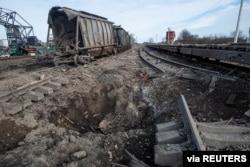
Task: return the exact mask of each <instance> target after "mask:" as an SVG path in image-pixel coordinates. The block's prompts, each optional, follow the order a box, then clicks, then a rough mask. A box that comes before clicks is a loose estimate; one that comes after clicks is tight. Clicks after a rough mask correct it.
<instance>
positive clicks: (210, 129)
mask: <svg viewBox="0 0 250 167" xmlns="http://www.w3.org/2000/svg"><path fill="white" fill-rule="evenodd" d="M148 53H149V54H148ZM152 55H153V56H152ZM140 58H141V59H142V61H143V62H145V63H146V64H148V65H149V66H150V67H152V68H153V69H154V70H157V72H161V73H164V74H171V75H173V76H176V75H178V74H180V72H181V71H183V69H184V70H185V69H187V68H188V69H191V71H195V72H196V73H197V72H198V73H203V74H206V75H208V76H210V77H211V78H212V79H211V83H212V82H213V81H212V80H214V78H217V77H218V78H221V79H225V80H231V81H236V80H237V78H236V77H232V76H227V75H222V74H220V73H219V72H217V71H212V70H207V69H202V68H197V67H193V66H189V65H186V64H182V63H179V62H175V61H173V60H168V59H165V58H161V57H159V56H156V55H154V54H153V53H150V52H147V51H146V52H145V51H143V50H141V51H140ZM165 62H166V63H167V64H166V63H165ZM169 64H171V65H169ZM176 71H177V72H176ZM211 83H210V86H211ZM212 87H213V86H212ZM188 101H190V102H191V101H192V100H188ZM178 108H179V112H180V113H181V116H182V117H181V119H179V120H178V121H176V120H174V121H168V122H163V123H159V124H156V134H155V139H156V144H155V146H154V158H155V159H154V161H155V164H156V165H159V166H178V165H182V162H183V151H223V150H227V148H231V147H232V148H238V147H239V148H244V147H245V148H249V146H250V127H246V126H242V125H239V124H234V125H233V124H232V122H231V121H232V120H228V121H218V122H198V121H196V119H195V118H194V117H193V116H192V113H191V111H190V109H189V106H188V104H187V101H186V99H185V97H184V95H180V97H179V99H178ZM187 148H190V149H191V150H186V149H187ZM236 150H237V149H236ZM239 150H244V149H239Z"/></svg>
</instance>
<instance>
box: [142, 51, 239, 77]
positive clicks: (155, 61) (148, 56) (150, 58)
mask: <svg viewBox="0 0 250 167" xmlns="http://www.w3.org/2000/svg"><path fill="white" fill-rule="evenodd" d="M139 56H140V58H141V59H142V60H143V62H145V63H146V64H148V65H150V66H151V67H152V68H154V69H156V70H157V71H160V72H162V73H166V72H167V73H172V74H177V73H178V72H177V73H176V71H180V70H182V69H183V68H186V69H190V70H191V71H192V72H194V73H200V74H206V75H209V76H212V77H217V78H221V79H226V80H230V81H236V80H237V79H238V78H237V77H234V76H228V75H224V74H221V73H220V72H218V71H213V70H208V69H205V68H199V67H196V66H191V65H187V64H184V63H180V62H177V61H173V60H170V59H166V58H162V57H160V56H157V55H155V54H154V53H152V52H150V51H148V50H147V49H145V48H143V50H142V51H140V53H139ZM161 62H163V63H161ZM166 64H170V65H172V67H171V68H169V67H168V66H166ZM173 66H174V67H173ZM173 69H174V70H173ZM178 69H179V70H178Z"/></svg>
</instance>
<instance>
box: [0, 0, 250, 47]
mask: <svg viewBox="0 0 250 167" xmlns="http://www.w3.org/2000/svg"><path fill="white" fill-rule="evenodd" d="M53 6H62V7H69V8H72V9H75V10H82V11H86V12H90V13H93V14H97V15H100V16H103V17H106V18H108V20H110V21H112V22H114V23H115V24H117V25H122V27H123V28H124V29H126V30H127V31H128V32H129V33H133V34H135V37H136V38H137V41H138V42H145V41H148V40H149V38H153V40H154V41H155V42H160V41H162V38H164V37H165V33H166V31H167V30H168V28H170V29H171V30H174V31H175V32H176V35H177V37H178V36H179V33H180V32H181V31H182V30H183V29H187V30H188V31H190V32H191V33H192V34H197V35H199V37H203V36H209V35H230V33H231V32H232V31H235V29H236V23H237V18H238V13H239V6H240V0H0V7H2V8H6V9H10V10H13V11H16V12H17V13H18V14H20V15H21V16H22V17H23V18H24V19H25V20H27V21H28V22H29V23H30V24H31V25H32V26H33V28H34V33H35V35H36V36H37V37H38V38H39V39H40V40H42V41H44V42H45V41H46V36H47V29H48V25H47V17H48V12H49V10H50V8H51V7H53ZM249 27H250V0H244V6H243V12H242V17H241V24H240V30H242V31H243V33H244V35H245V36H247V37H248V36H249ZM5 33H6V32H5V29H4V27H3V26H0V39H6V35H5Z"/></svg>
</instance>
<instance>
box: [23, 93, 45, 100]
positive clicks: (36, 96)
mask: <svg viewBox="0 0 250 167" xmlns="http://www.w3.org/2000/svg"><path fill="white" fill-rule="evenodd" d="M24 97H25V98H26V99H30V100H31V101H35V102H37V101H39V100H41V99H43V98H44V95H43V94H42V93H39V92H33V91H30V92H29V93H27V94H25V95H24Z"/></svg>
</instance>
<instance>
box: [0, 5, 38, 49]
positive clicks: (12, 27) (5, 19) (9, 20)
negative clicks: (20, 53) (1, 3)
mask: <svg viewBox="0 0 250 167" xmlns="http://www.w3.org/2000/svg"><path fill="white" fill-rule="evenodd" d="M0 25H3V26H4V27H5V29H6V35H7V40H8V44H9V46H25V45H27V43H28V37H34V30H33V27H32V26H31V25H30V24H29V23H28V22H27V21H26V20H25V19H24V18H23V17H22V16H20V15H19V14H18V13H17V12H15V11H12V10H9V9H4V8H1V7H0Z"/></svg>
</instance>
